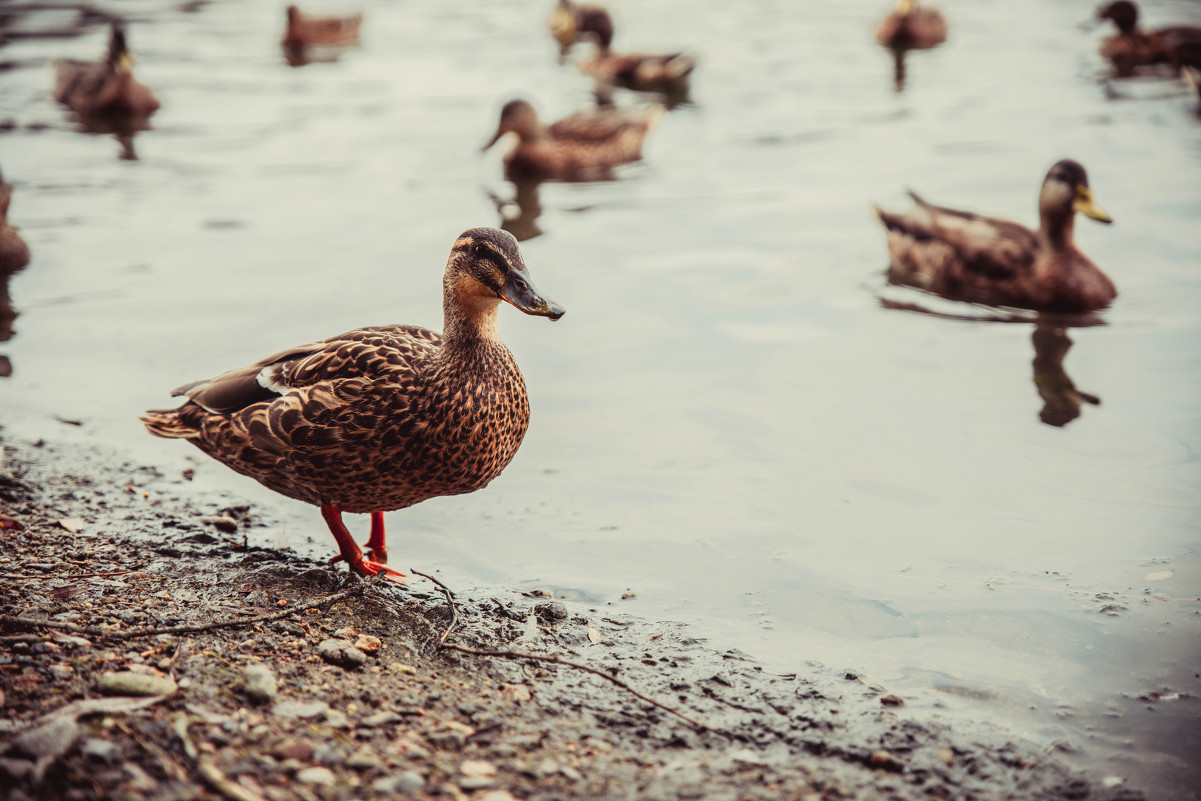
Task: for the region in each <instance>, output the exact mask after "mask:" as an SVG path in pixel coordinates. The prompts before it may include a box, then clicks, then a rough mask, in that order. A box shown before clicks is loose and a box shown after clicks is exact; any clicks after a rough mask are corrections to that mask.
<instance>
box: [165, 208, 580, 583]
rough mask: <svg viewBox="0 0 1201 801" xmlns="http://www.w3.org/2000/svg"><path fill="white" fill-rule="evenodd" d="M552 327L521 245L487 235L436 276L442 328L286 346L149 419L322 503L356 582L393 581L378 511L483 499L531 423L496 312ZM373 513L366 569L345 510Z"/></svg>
mask: <svg viewBox="0 0 1201 801" xmlns="http://www.w3.org/2000/svg"><path fill="white" fill-rule="evenodd" d="M502 300H503V301H506V302H507V303H510V304H512V305H513V306H515V307H516V308H517V309H519V310H521V311H523V312H525V313H526V314H531V315H536V316H541V317H549V318H550V319H551V320H558V319H559V318H560V317H562V316H563V313H564V311H563V308H562V307H561V306H559V305H558V304H556V303H555V302H554V301H552V300H549V299H548V298H546V297H544V296H543V295H541V294H540V293H539V292H538V290H537V289H536V288H535V287H534V284H533V282H532V281H531V280H530V274H529V271H528V270H527V269H526V266H525V261H524V260H523V259H522V256H521V251H520V250H519V248H518V246H517V241H516V240H515V239H513V237H512V236H511V235H509V234H507V233H505V232H503V231H498V230H496V229H493V228H473V229H471V230H468V231H465V232H464V233H463V234H461V235H460V236H459V237H458V239H456V240H455V243H454V246H453V247H452V249H451V252H450V258H449V259H448V260H447V263H446V271H445V273H444V275H443V279H442V309H443V331H442V333H441V334H438V333H435V332H433V331H430V330H428V329H425V328H420V327H418V326H412V325H387V326H375V327H371V328H359V329H356V330H354V331H349V332H347V333H345V334H340V335H338V336H335V337H330V338H329V339H324V340H321V341H319V342H313V343H310V344H308V345H301V346H299V347H295V348H290V349H288V350H285V351H282V352H280V353H277V354H275V355H274V356H269V357H268V358H266V359H263V360H262V361H260V362H256V363H254V364H251V365H249V366H247V367H243V368H239V369H236V370H231V371H229V372H227V373H224V374H222V375H219V376H217V377H216V378H212V379H209V380H207V381H197V382H194V383H191V384H186V385H184V386H182V387H180V388H179V389H177V390H175V392H174V393H173V394H174V395H184V396H186V397H187V401H186V402H185V403H184V404H183V405H182V406H180V407H178V408H175V409H166V410H158V411H149V412H147V413H146V416H145V417H143V418H141V419H142V422H143V423H144V424H145V426H146V428H147V430H148V431H149V432H150V433H151V434H154V435H156V436H160V437H167V438H181V439H187V440H189V441H191V442H192V444H193V445H195V446H196V447H198V448H200V449H201V450H202V451H204V452H205V453H207V454H208V455H209V456H212V457H213V458H214V459H216V460H217V461H219V462H221V463H222V464H225V465H226V466H228V467H231V468H233V469H234V470H236V471H238V472H239V473H242V474H243V475H247V476H250V477H251V478H253V479H255V480H257V481H258V482H260V483H261V484H263V485H265V486H267V487H269V488H271V489H273V490H275V491H276V492H279V493H282V494H284V495H286V496H288V497H289V498H295V499H297V500H300V501H304V502H306V503H311V504H314V505H316V506H318V507H320V509H321V514H322V516H323V517H324V518H325V522H326V524H327V525H328V526H329V529H330V532H331V533H332V534H333V536H334V539H335V540H336V541H337V543H338V548H339V550H340V552H341V553H340V555H339V556H338V557H335V559H334V561H338V560H340V559H342V560H345V561H346V562H347V563H348V564H349V565H350V568H351V569H352V570H354V571H355V572H356V573H361V574H367V575H375V574H377V573H380V572H386V573H388V574H390V575H394V576H403V575H404V574H403V573H400V572H398V571H396V570H394V569H392V568H389V567H387V560H388V556H387V553H388V552H387V545H386V542H385V539H384V512H387V511H391V510H394V509H403V508H405V507H408V506H412V505H413V504H416V503H420V502H421V501H424V500H428V499H430V498H434V497H437V496H440V495H458V494H462V493H466V492H474V491H475V490H478V489H482V488H483V487H485V486H487V484H488V483H489V482H490V481H492V479H494V478H496V477H497V476H498V475H500V473H501V471H502V470H503V469H504V468H505V466H506V465H508V463H509V462H510V461H511V460H512V458H513V456H514V455H515V454H516V453H517V448H518V446H519V445H520V444H521V440H522V438H523V437H524V436H525V432H526V428H527V426H528V425H529V417H530V408H529V399H528V396H527V395H526V389H525V383H524V381H523V380H522V377H521V371H520V370H518V369H517V363H516V362H515V361H514V360H513V355H512V354H511V353H510V352H509V350H508V348H506V347H505V345H504V343H503V342H501V339H500V335H499V333H498V331H497V327H496V312H497V307H498V306H499V305H500V302H501V301H502ZM343 512H350V513H358V514H369V515H370V516H371V534H370V538H369V539H368V541H367V545H366V547H367V549H368V551H369V553H370V557H371V558H370V560H367V559H365V558H364V557H363V552H362V550H361V549H360V548H359V546H358V544H357V543H356V542H355V541H354V539H353V538H352V537H351V535H350V533H349V532H348V531H347V529H346V526H345V524H344V523H343V522H342V513H343Z"/></svg>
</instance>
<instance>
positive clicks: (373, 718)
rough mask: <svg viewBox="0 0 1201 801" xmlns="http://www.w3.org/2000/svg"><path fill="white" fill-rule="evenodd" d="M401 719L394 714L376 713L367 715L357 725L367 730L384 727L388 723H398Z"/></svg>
mask: <svg viewBox="0 0 1201 801" xmlns="http://www.w3.org/2000/svg"><path fill="white" fill-rule="evenodd" d="M402 719H403V718H401V716H400V715H398V714H396V713H395V712H376V713H375V714H374V715H368V716H367V717H365V718H363V719H362V720H360V721H359V725H360V726H363V727H366V728H368V729H374V728H375V727H377V726H386V725H388V724H389V723H399V722H400V721H401V720H402Z"/></svg>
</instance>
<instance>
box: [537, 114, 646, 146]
mask: <svg viewBox="0 0 1201 801" xmlns="http://www.w3.org/2000/svg"><path fill="white" fill-rule="evenodd" d="M649 120H650V115H645V114H644V115H637V116H636V115H633V114H628V113H625V112H622V111H617V110H613V109H608V110H602V111H595V112H580V113H578V114H572V115H571V116H570V117H564V118H563V119H561V120H559V121H558V122H556V123H553V124H551V125H550V126H548V127H547V132H548V133H550V135H551V136H552V137H553V138H555V139H567V140H572V141H577V142H604V141H607V140H610V139H614V138H616V137H618V136H621V135H622V134H623V133H625V132H627V131H629V130H631V129H639V130H641V129H643V128H645V127H647V125H648V121H649Z"/></svg>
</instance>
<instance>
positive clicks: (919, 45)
mask: <svg viewBox="0 0 1201 801" xmlns="http://www.w3.org/2000/svg"><path fill="white" fill-rule="evenodd" d="M946 38H947V23H946V20H944V19H943V18H942V14H940V13H939V12H938V9H935V8H930V7H929V6H919V5H918V4H917V3H916V2H914V0H897V7H896V10H894V11H893V12H892V13H891V14H889V15H888V16H887V17H885V18H884V21H883V22H881V23H880V25H879V26H878V27H877V28H876V41H877V42H879V43H880V44H882V45H884V46H885V47H891V48H894V49H897V50H924V49H926V48H929V47H934V46H935V45H937V44H941V43H942V42H943V40H945V39H946Z"/></svg>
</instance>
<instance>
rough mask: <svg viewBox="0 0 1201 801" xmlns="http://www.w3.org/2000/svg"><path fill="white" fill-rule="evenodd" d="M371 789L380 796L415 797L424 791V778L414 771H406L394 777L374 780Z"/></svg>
mask: <svg viewBox="0 0 1201 801" xmlns="http://www.w3.org/2000/svg"><path fill="white" fill-rule="evenodd" d="M371 789H372V790H374V791H375V792H377V793H379V794H380V795H408V796H414V797H416V796H417V795H418V794H420V793H421V791H422V790H424V789H425V778H424V777H423V776H422V775H421V774H420V773H418V772H417V771H415V770H406V771H405V772H404V773H398V774H396V775H395V776H387V777H385V778H383V779H376V780H375V781H374V782H372V783H371Z"/></svg>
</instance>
